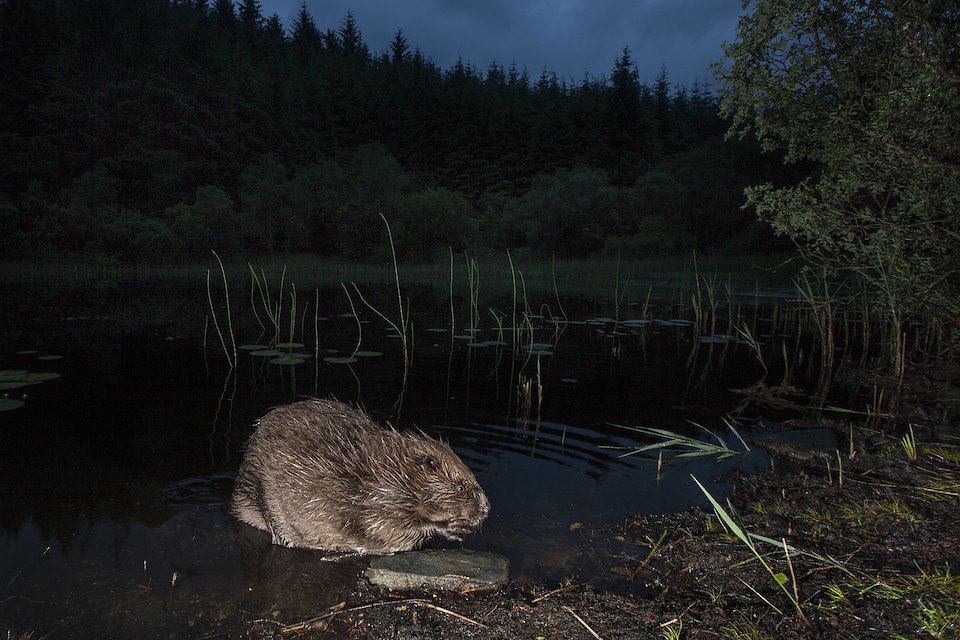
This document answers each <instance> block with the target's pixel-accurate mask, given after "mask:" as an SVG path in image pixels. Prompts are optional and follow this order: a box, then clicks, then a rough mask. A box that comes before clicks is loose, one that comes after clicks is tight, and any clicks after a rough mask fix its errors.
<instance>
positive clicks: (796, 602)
mask: <svg viewBox="0 0 960 640" xmlns="http://www.w3.org/2000/svg"><path fill="white" fill-rule="evenodd" d="M780 540H781V541H782V542H783V554H784V555H785V556H787V566H788V567H790V580H791V581H792V582H793V598H794V600H793V604H794V606H795V607H796V608H797V613H799V614H800V618H801V619H802V620H803V622H804V624H810V621H809V620H807V616H806V614H804V613H803V609H801V608H800V589H799V588H798V587H797V574H796V573H794V571H793V560H792V559H791V558H790V549H789V547H787V539H786V538H780Z"/></svg>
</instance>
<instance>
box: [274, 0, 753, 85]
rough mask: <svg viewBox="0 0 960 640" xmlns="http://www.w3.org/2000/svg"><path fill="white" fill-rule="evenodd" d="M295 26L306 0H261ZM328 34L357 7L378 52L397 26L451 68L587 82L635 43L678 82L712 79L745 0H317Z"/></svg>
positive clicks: (646, 68)
mask: <svg viewBox="0 0 960 640" xmlns="http://www.w3.org/2000/svg"><path fill="white" fill-rule="evenodd" d="M261 4H262V6H263V13H264V15H265V16H269V15H271V14H273V13H276V14H278V15H279V16H280V18H281V19H282V20H283V23H284V25H286V26H288V27H289V25H290V24H291V22H292V21H293V19H294V17H295V16H296V14H297V12H298V11H299V9H300V4H301V0H261ZM307 8H308V9H309V10H310V13H311V14H312V15H313V18H314V20H315V21H316V23H317V27H319V28H320V30H321V31H325V30H326V29H330V28H332V29H336V28H338V27H339V26H340V22H341V21H342V19H343V16H344V15H346V13H347V11H348V10H350V11H352V12H353V15H354V16H356V19H357V24H358V25H359V27H360V31H361V33H362V34H363V39H364V42H366V43H367V46H369V47H370V50H371V52H373V53H377V52H380V51H385V50H387V48H388V46H389V43H390V40H391V39H392V38H393V35H394V33H396V31H397V29H398V28H399V29H403V32H404V35H405V36H406V38H407V41H408V42H409V43H410V45H411V46H412V47H420V49H421V51H423V53H424V54H425V55H427V56H429V57H431V58H432V59H433V61H434V62H435V63H437V64H438V65H439V66H440V67H441V68H444V69H447V68H449V67H450V66H452V65H453V64H454V63H455V62H456V60H457V56H458V55H460V56H463V60H464V62H470V63H472V64H473V65H474V66H475V67H477V68H479V69H480V70H481V71H486V69H487V67H488V66H489V64H490V62H491V61H492V60H496V61H497V62H499V63H501V64H502V65H503V66H504V67H506V66H509V65H510V63H511V62H514V61H515V62H516V63H517V66H518V67H526V68H527V71H528V72H529V74H530V76H531V78H532V79H533V80H536V78H537V77H538V76H539V75H540V72H541V71H542V70H543V69H544V68H547V69H548V70H551V71H556V72H557V74H558V75H559V76H561V77H562V78H565V79H571V78H572V79H574V80H576V81H579V80H580V79H582V78H583V75H584V72H589V73H590V74H592V75H595V76H596V75H605V76H609V75H610V69H611V68H612V66H613V62H614V60H615V59H616V58H618V57H619V56H620V53H621V52H622V50H623V47H624V46H625V45H626V46H629V47H630V50H631V52H632V54H633V58H634V60H635V61H636V63H637V66H638V68H639V71H640V79H641V81H645V82H652V81H653V79H654V78H655V77H656V75H657V73H659V71H660V68H661V67H662V66H664V65H666V68H667V73H668V75H669V77H670V81H671V83H679V84H684V85H687V86H689V85H690V84H691V83H692V82H693V81H694V80H700V81H709V80H710V79H711V77H710V72H709V71H708V69H707V67H708V66H709V65H710V64H711V63H713V62H715V61H717V60H719V58H720V56H721V53H722V52H721V50H720V43H721V42H722V41H724V40H733V36H734V29H735V28H736V23H737V17H738V16H739V15H740V13H741V9H740V0H552V1H551V0H394V1H392V2H386V1H384V0H307Z"/></svg>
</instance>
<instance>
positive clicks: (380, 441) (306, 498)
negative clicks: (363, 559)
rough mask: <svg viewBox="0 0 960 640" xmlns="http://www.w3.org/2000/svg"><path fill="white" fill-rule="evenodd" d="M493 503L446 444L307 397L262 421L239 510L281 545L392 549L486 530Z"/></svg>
mask: <svg viewBox="0 0 960 640" xmlns="http://www.w3.org/2000/svg"><path fill="white" fill-rule="evenodd" d="M489 510H490V503H489V501H488V500H487V497H486V495H484V493H483V490H482V489H481V488H480V485H479V484H477V480H476V478H475V477H474V475H473V473H471V471H470V470H469V469H468V468H467V467H466V465H464V464H463V461H462V460H460V458H459V457H458V456H457V454H456V453H454V452H453V450H452V449H451V448H450V447H449V446H448V445H447V444H446V443H443V442H439V441H437V440H433V439H431V438H428V437H426V436H423V435H419V434H412V433H400V432H398V431H395V430H393V429H391V428H387V427H381V426H379V425H377V424H376V423H374V422H373V421H372V420H371V419H370V418H369V417H368V416H367V415H366V414H364V413H362V412H360V411H358V410H356V409H354V408H352V407H350V406H349V405H346V404H344V403H342V402H338V401H336V400H317V399H314V400H305V401H302V402H297V403H294V404H290V405H287V406H284V407H279V408H277V409H274V410H273V411H271V412H270V413H268V414H267V415H266V416H264V417H263V418H261V419H260V421H259V423H258V425H257V429H256V431H255V432H254V434H253V436H251V438H250V441H249V442H248V444H247V452H246V454H245V456H244V459H243V462H242V463H241V465H240V471H239V472H238V474H237V481H236V485H235V487H234V492H233V497H232V498H231V501H230V511H231V513H233V515H234V516H236V517H237V518H238V519H240V520H241V521H242V522H246V523H247V524H249V525H252V526H254V527H257V528H258V529H263V530H265V531H267V532H268V533H269V534H270V536H271V538H272V540H273V543H274V544H277V545H282V546H285V547H299V548H306V549H326V550H330V551H338V552H348V553H361V554H387V553H394V552H397V551H407V550H409V549H415V548H417V547H419V546H420V545H422V544H423V543H424V542H425V541H426V540H427V539H428V538H431V537H433V536H438V535H439V536H443V537H445V538H448V539H451V540H460V539H461V537H462V536H463V535H464V534H466V533H470V532H471V531H473V530H474V529H476V528H477V527H478V526H479V525H480V524H481V523H482V522H483V520H484V518H486V516H487V513H488V512H489Z"/></svg>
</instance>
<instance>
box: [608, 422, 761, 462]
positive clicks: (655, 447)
mask: <svg viewBox="0 0 960 640" xmlns="http://www.w3.org/2000/svg"><path fill="white" fill-rule="evenodd" d="M724 422H725V423H726V425H727V427H728V428H729V429H730V430H731V431H732V432H733V433H734V435H736V436H737V439H738V440H740V443H741V444H742V445H743V447H744V450H743V451H737V450H734V449H731V448H730V447H729V446H727V443H726V441H725V440H724V439H723V438H722V437H720V435H718V434H716V433H714V432H713V431H711V430H710V429H707V428H706V427H704V426H702V425H699V424H697V423H695V422H691V423H690V424H693V425H694V426H696V427H698V428H700V429H702V430H704V431H706V432H707V433H709V434H710V435H711V436H713V437H714V439H716V443H714V442H708V441H706V440H700V439H699V438H694V437H693V436H686V435H683V434H679V433H676V432H674V431H670V430H668V429H656V428H653V427H632V426H627V425H613V426H615V427H619V428H621V429H627V430H629V431H633V432H636V433H640V434H643V435H645V436H650V437H653V438H659V440H658V441H657V442H652V443H650V444H646V445H643V446H640V447H623V446H613V445H605V446H604V447H603V448H605V449H630V450H629V451H627V452H626V453H624V454H621V455H620V457H621V458H626V457H628V456H634V455H637V454H640V453H645V452H647V451H659V453H660V455H661V456H662V454H663V452H667V453H668V454H671V455H672V457H675V458H703V457H713V456H716V457H717V459H718V460H723V459H724V458H729V457H731V456H736V455H742V454H743V453H746V452H748V451H750V447H749V446H747V443H746V442H745V441H744V440H743V438H742V437H741V436H740V433H739V432H738V431H737V430H736V428H734V426H733V424H732V423H730V422H729V421H727V420H724ZM661 462H662V458H661Z"/></svg>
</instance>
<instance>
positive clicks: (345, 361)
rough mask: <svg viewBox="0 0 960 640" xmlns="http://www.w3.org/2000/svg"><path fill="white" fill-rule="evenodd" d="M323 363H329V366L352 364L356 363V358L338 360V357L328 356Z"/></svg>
mask: <svg viewBox="0 0 960 640" xmlns="http://www.w3.org/2000/svg"><path fill="white" fill-rule="evenodd" d="M323 361H324V362H329V363H331V364H353V363H354V362H356V361H357V359H356V358H338V357H334V356H330V357H328V358H324V359H323Z"/></svg>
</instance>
